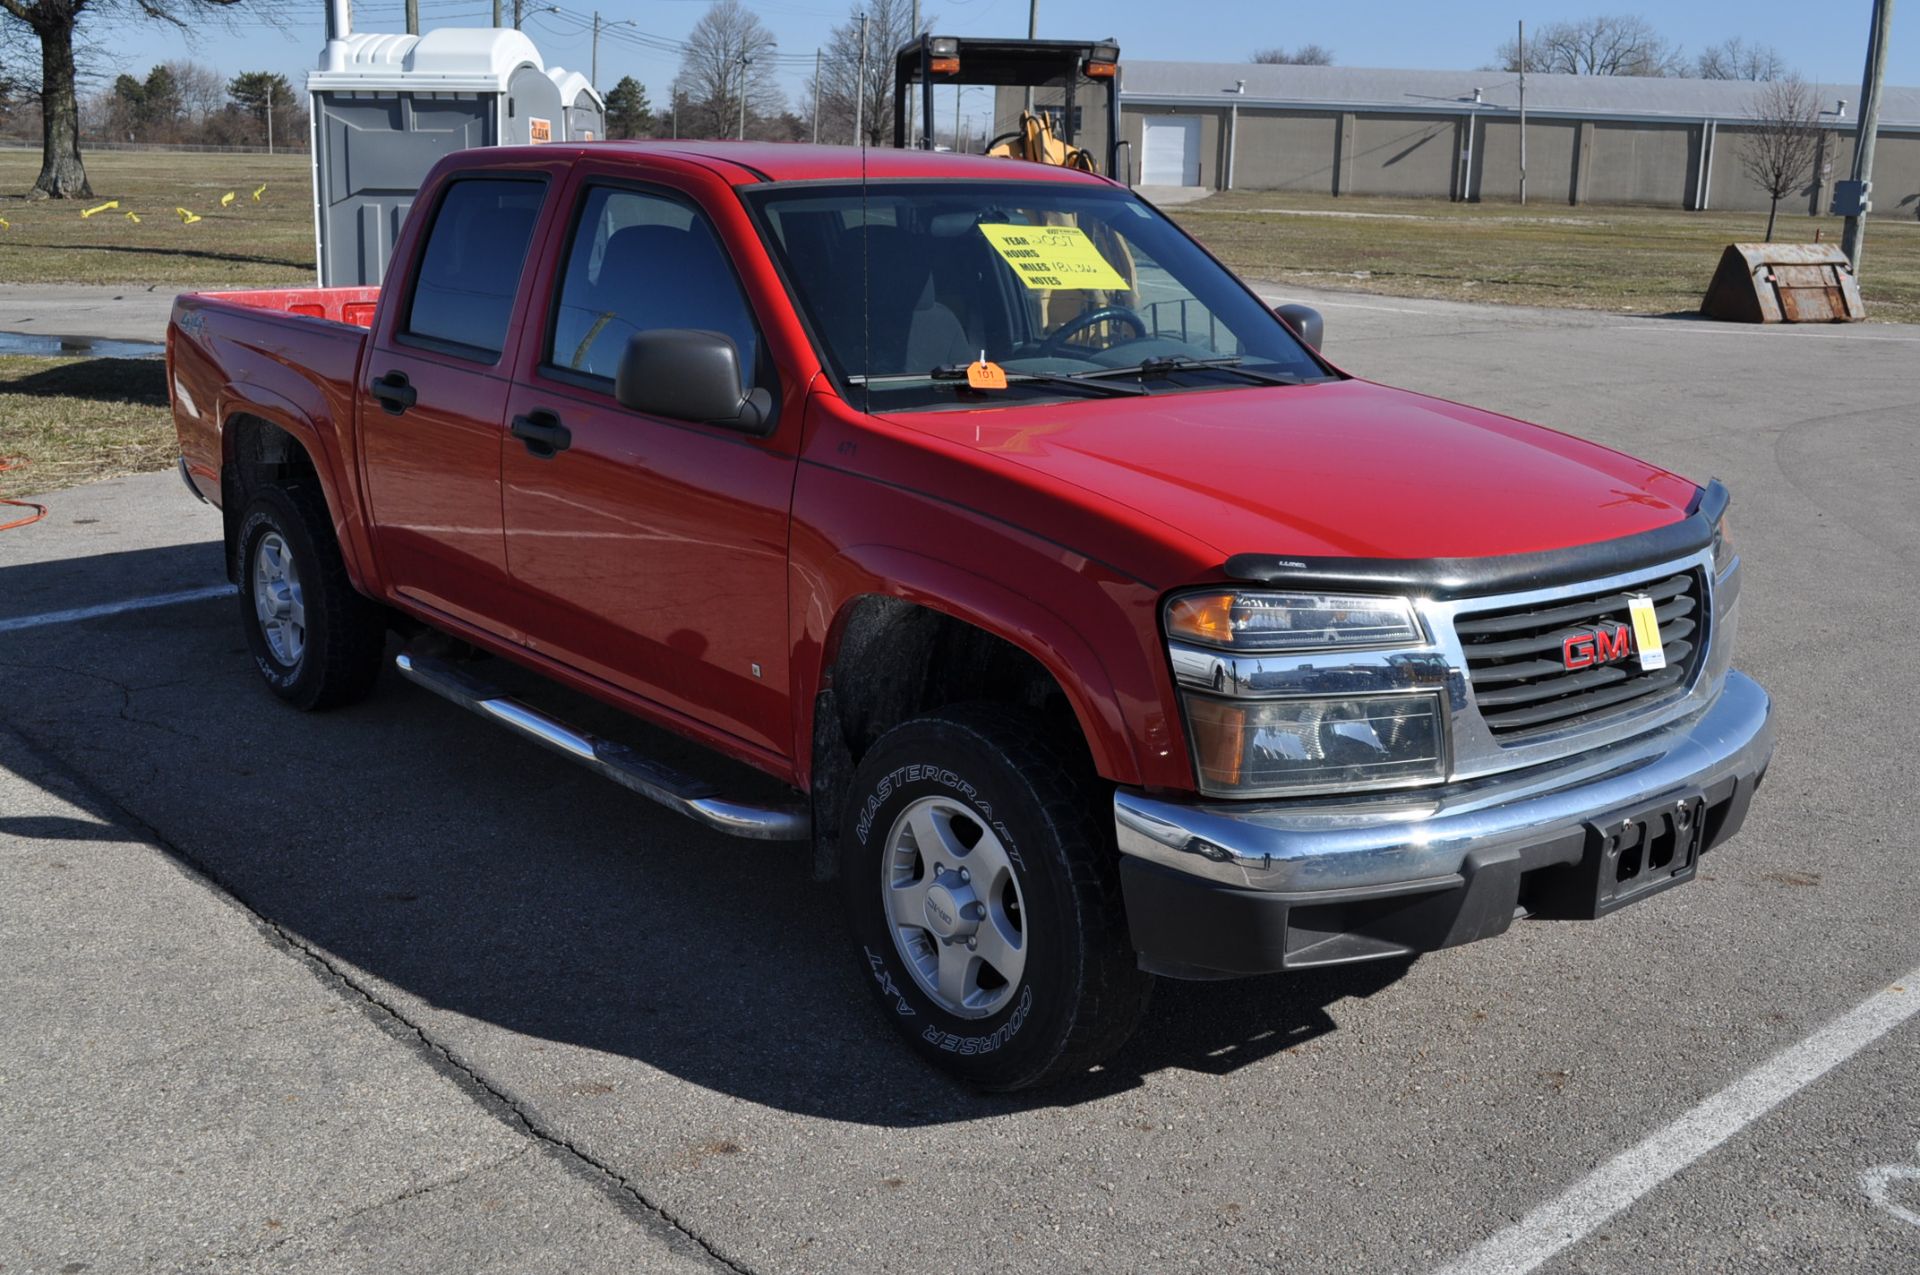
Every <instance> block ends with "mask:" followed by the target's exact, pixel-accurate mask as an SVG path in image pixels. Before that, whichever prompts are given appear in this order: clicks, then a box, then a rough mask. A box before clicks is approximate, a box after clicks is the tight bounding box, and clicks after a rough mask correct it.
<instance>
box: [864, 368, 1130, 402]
mask: <svg viewBox="0 0 1920 1275" xmlns="http://www.w3.org/2000/svg"><path fill="white" fill-rule="evenodd" d="M968 366H969V365H968V364H966V363H955V364H953V365H952V366H950V367H937V368H934V369H933V370H932V371H931V372H891V373H888V374H886V375H884V376H850V377H848V378H847V379H848V380H849V381H851V382H853V383H854V384H855V385H894V384H898V383H900V382H902V381H965V380H966V379H967V368H968ZM1007 384H1008V385H1045V386H1051V387H1053V388H1055V389H1063V390H1092V391H1093V392H1094V393H1096V394H1105V395H1108V396H1110V397H1116V398H1118V397H1126V396H1129V395H1135V396H1137V395H1141V394H1145V393H1146V392H1147V387H1146V386H1144V385H1104V384H1093V383H1089V382H1087V381H1084V380H1082V379H1080V378H1079V377H1078V376H1055V375H1053V374H1051V373H1048V372H1011V371H1010V372H1008V373H1007Z"/></svg>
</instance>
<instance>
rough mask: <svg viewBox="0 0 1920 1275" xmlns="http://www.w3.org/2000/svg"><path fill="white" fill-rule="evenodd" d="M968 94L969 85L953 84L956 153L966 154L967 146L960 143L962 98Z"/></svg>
mask: <svg viewBox="0 0 1920 1275" xmlns="http://www.w3.org/2000/svg"><path fill="white" fill-rule="evenodd" d="M966 95H967V86H966V85H964V84H956V85H954V86H953V150H954V153H955V154H956V155H964V154H966V147H964V146H962V145H960V99H961V98H963V97H965V96H966Z"/></svg>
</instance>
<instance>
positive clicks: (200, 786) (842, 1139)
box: [0, 293, 1920, 1275]
mask: <svg viewBox="0 0 1920 1275" xmlns="http://www.w3.org/2000/svg"><path fill="white" fill-rule="evenodd" d="M1276 299H1277V298H1276ZM1287 299H1304V300H1309V301H1314V302H1317V303H1320V304H1322V305H1323V308H1324V310H1325V313H1326V316H1327V350H1328V352H1329V354H1330V355H1331V356H1332V357H1334V358H1335V359H1336V360H1337V361H1339V362H1341V363H1343V364H1344V365H1345V366H1346V367H1347V368H1348V369H1349V370H1351V371H1354V372H1357V373H1360V374H1362V375H1367V376H1371V377H1375V378H1378V379H1381V380H1384V381H1388V382H1391V383H1394V384H1399V385H1403V386H1407V387H1409V388H1413V389H1419V390H1424V391H1428V392H1432V393H1436V394H1440V395H1443V396H1446V397H1452V398H1459V399H1462V400H1465V401H1469V402H1473V403H1475V404H1478V405H1481V406H1486V407H1491V408H1494V409H1497V410H1500V411H1505V412H1510V413H1512V414H1514V415H1517V416H1521V417H1524V418H1527V419H1531V420H1536V421H1540V422H1542V423H1546V424H1551V425H1554V426H1557V427H1559V428H1563V429H1566V430H1569V431H1571V432H1573V433H1577V434H1581V435H1584V436H1587V437H1590V438H1594V439H1597V440H1600V441H1602V442H1606V443H1609V444H1612V445H1615V446H1618V447H1620V448H1622V449H1623V450H1626V451H1628V452H1631V453H1634V454H1636V455H1640V456H1643V457H1646V458H1648V459H1650V460H1653V461H1656V462H1658V463H1660V464H1663V465H1666V466H1669V467H1671V468H1674V469H1677V470H1679V471H1680V472H1682V473H1685V474H1689V475H1691V476H1694V477H1696V478H1699V479H1703V480H1704V479H1705V478H1707V477H1709V476H1717V477H1720V478H1721V479H1723V480H1724V481H1726V482H1727V483H1728V484H1729V486H1730V487H1731V488H1732V490H1733V493H1734V504H1733V512H1732V518H1733V526H1734V528H1735V534H1736V536H1737V538H1738V543H1739V546H1740V549H1741V552H1742V555H1743V558H1744V560H1745V563H1746V572H1747V576H1746V583H1745V592H1744V594H1743V602H1742V605H1743V614H1742V618H1741V626H1742V629H1741V633H1740V643H1741V648H1740V654H1739V656H1738V663H1739V664H1740V665H1741V666H1742V667H1744V668H1745V669H1746V670H1747V671H1749V672H1750V673H1752V674H1753V675H1754V676H1756V677H1757V678H1758V679H1759V680H1760V681H1761V682H1763V683H1764V684H1765V685H1766V686H1767V687H1768V688H1769V690H1771V691H1772V693H1773V695H1774V697H1775V704H1776V712H1777V714H1778V721H1779V750H1778V753H1777V756H1776V760H1775V763H1774V767H1773V770H1772V772H1771V774H1770V776H1769V779H1768V782H1767V785H1766V787H1765V788H1764V789H1763V790H1762V792H1761V793H1760V795H1759V798H1758V799H1757V801H1756V804H1755V807H1754V811H1753V814H1752V816H1751V818H1750V819H1749V821H1748V823H1747V826H1746V828H1745V830H1744V831H1743V833H1742V834H1741V836H1740V837H1739V838H1737V839H1736V840H1735V841H1734V842H1733V843H1732V844H1731V845H1729V846H1727V847H1726V848H1724V849H1722V850H1719V851H1716V852H1715V853H1714V854H1713V855H1711V856H1709V857H1708V858H1707V859H1706V860H1705V861H1704V864H1703V869H1702V877H1701V879H1700V880H1698V881H1697V882H1695V883H1694V884H1692V885H1689V886H1687V887H1685V888H1683V889H1680V890H1675V891H1671V892H1668V893H1666V894H1662V895H1660V896H1657V897H1656V898H1653V899H1651V900H1649V901H1647V902H1645V903H1642V904H1640V905H1637V906H1635V907H1633V908H1631V909H1628V910H1627V911H1625V912H1623V913H1621V914H1618V915H1616V916H1614V917H1612V918H1610V919H1608V920H1606V921H1602V922H1597V923H1590V924H1547V923H1535V924H1525V925H1521V926H1518V927H1516V929H1515V930H1514V931H1513V932H1511V933H1510V934H1508V935H1506V936H1504V937H1502V938H1500V939H1497V940H1494V941H1491V942H1488V943H1483V944H1478V945H1474V946H1471V947H1467V948H1463V949H1456V950H1453V951H1448V952H1444V953H1440V954H1436V955H1433V956H1429V957H1426V958H1423V959H1421V960H1419V961H1417V962H1414V963H1411V964H1394V965H1386V966H1371V967H1356V968H1352V969H1349V970H1345V971H1335V972H1328V973H1320V974H1314V975H1306V976H1293V977H1286V978H1271V979H1263V980H1254V981H1248V982H1242V983H1224V984H1200V985H1195V984H1180V983H1162V984H1161V986H1160V988H1159V990H1158V994H1157V997H1156V1001H1155V1005H1154V1009H1153V1011H1152V1013H1151V1015H1150V1017H1149V1020H1148V1023H1147V1025H1146V1027H1145V1028H1144V1029H1143V1031H1142V1032H1141V1033H1140V1035H1139V1037H1138V1038H1137V1039H1136V1040H1135V1041H1134V1042H1133V1043H1132V1045H1131V1046H1130V1047H1129V1048H1128V1049H1127V1051H1126V1052H1125V1053H1124V1054H1123V1055H1122V1056H1120V1057H1119V1058H1118V1059H1116V1060H1115V1062H1114V1063H1113V1065H1112V1066H1111V1067H1109V1068H1108V1069H1106V1070H1105V1071H1104V1072H1101V1073H1099V1074H1097V1075H1095V1076H1093V1077H1090V1078H1089V1079H1087V1080H1086V1081H1085V1082H1082V1083H1079V1084H1077V1085H1075V1086H1073V1087H1069V1088H1065V1089H1057V1090H1051V1091H1047V1092H1043V1093H1040V1094H1031V1095H1020V1096H1015V1097H1010V1098H1009V1097H993V1098H983V1097H980V1096H978V1095H975V1094H973V1093H970V1092H968V1091H965V1090H962V1089H960V1088H958V1087H956V1086H954V1085H952V1084H949V1083H948V1082H946V1081H945V1080H942V1079H940V1078H938V1077H936V1076H934V1075H932V1074H930V1073H928V1072H927V1071H925V1070H923V1069H922V1068H921V1067H920V1066H918V1065H917V1064H916V1063H915V1062H914V1061H913V1060H912V1059H911V1058H910V1057H909V1056H908V1055H907V1053H906V1052H905V1050H904V1049H903V1048H902V1047H901V1046H899V1045H897V1044H896V1043H895V1041H894V1038H893V1036H892V1035H891V1032H890V1030H889V1029H888V1027H887V1025H886V1024H885V1023H883V1022H882V1021H880V1019H879V1017H878V1015H877V1014H876V1013H875V1012H874V1011H873V1010H872V1009H870V1007H869V1005H868V999H867V996H866V994H865V992H864V991H863V989H862V988H861V986H860V983H859V978H860V974H859V972H858V970H857V969H856V968H855V966H854V964H853V962H852V961H851V960H850V959H849V958H848V955H847V952H846V951H845V944H844V940H843V938H842V936H841V932H840V926H839V921H838V917H837V912H836V901H835V899H834V898H833V896H832V895H831V894H830V892H828V891H826V890H824V889H822V888H820V887H816V886H815V885H813V884H812V883H811V881H810V879H809V873H808V866H809V865H808V864H807V862H806V861H805V858H804V856H802V855H799V854H790V853H785V852H783V851H781V850H779V849H769V848H764V847H757V848H756V847H746V846H743V845H741V844H739V843H734V842H730V841H727V840H725V839H723V838H720V837H717V836H714V835H710V834H708V833H706V832H704V831H702V830H700V829H698V828H696V827H694V826H692V825H690V824H687V823H684V822H682V821H679V820H677V819H676V818H674V817H673V816H671V815H668V814H665V813H663V812H661V811H658V810H656V809H654V808H653V807H650V806H648V805H646V804H644V803H642V802H640V801H639V800H638V799H636V798H633V797H631V796H630V795H628V794H626V793H624V792H622V791H620V790H618V789H615V788H613V787H611V786H608V785H605V784H604V783H603V782H601V781H598V780H595V779H593V778H592V777H590V776H587V775H585V774H583V773H580V772H577V771H575V770H573V769H571V768H569V767H568V766H567V765H565V764H564V763H563V762H561V761H559V760H557V759H555V758H553V757H550V756H548V755H546V754H544V753H542V752H540V751H538V750H536V749H534V748H532V747H530V746H527V745H523V744H520V743H518V742H516V741H514V740H511V739H509V738H507V737H506V736H504V735H499V734H493V733H489V732H487V731H486V730H485V729H484V728H482V727H481V726H479V725H477V724H476V723H475V722H474V721H473V719H471V718H469V717H467V716H466V715H464V714H462V713H461V712H460V711H459V710H457V709H455V708H453V707H451V706H449V705H447V704H445V703H443V702H441V701H439V700H437V699H435V698H433V697H432V696H430V695H429V694H427V693H426V692H424V691H421V690H418V689H415V688H413V687H411V686H408V685H406V684H404V683H402V682H401V681H400V680H399V679H398V678H397V677H394V676H389V677H388V679H387V680H386V681H385V682H383V684H382V687H381V690H380V693H379V694H378V695H377V696H376V697H375V698H374V699H373V700H372V701H370V702H369V703H367V704H365V705H363V706H360V707H356V708H354V709H351V710H347V711H344V712H340V713H336V714H331V715H322V716H302V715H300V714H297V713H294V712H292V711H291V710H288V709H286V708H284V707H283V706H282V705H280V704H279V703H278V702H277V701H275V700H273V699H272V698H271V697H270V696H269V695H268V694H267V693H266V692H265V690H264V689H262V688H261V687H260V686H258V685H257V682H256V677H255V674H254V672H253V669H252V667H251V664H250V662H249V660H248V659H247V657H246V654H245V651H244V645H243V642H242V639H241V635H240V630H239V628H238V626H237V624H236V622H235V617H234V615H233V608H234V606H235V605H236V604H235V603H234V602H233V601H232V600H231V599H230V598H227V597H221V596H204V597H200V598H199V599H198V600H195V601H188V602H177V603H174V604H171V605H166V606H159V607H153V608H148V609H140V610H128V611H118V612H111V613H106V614H95V615H90V616H83V617H81V618H66V619H55V620H52V621H48V620H47V619H46V617H47V616H49V615H50V614H51V613H56V612H63V611H71V610H75V609H85V608H94V607H100V608H107V607H112V606H114V605H117V604H120V603H123V602H126V601H128V600H133V599H139V598H143V597H151V596H153V595H160V594H168V593H175V592H190V591H196V590H208V591H211V590H217V589H218V587H219V585H220V559H219V551H218V546H217V536H218V532H219V522H218V518H217V515H215V513H214V512H213V511H212V510H210V509H208V508H206V507H203V506H200V505H197V504H195V503H193V502H192V501H191V500H190V499H189V498H188V497H187V495H186V493H185V492H184V491H183V490H182V489H181V488H180V486H179V481H178V479H177V478H176V477H175V476H173V475H171V474H162V475H154V476H149V477H144V478H138V479H129V480H122V481H116V482H109V483H103V484H99V485H96V486H94V487H90V488H82V489H78V490H74V491H68V492H62V493H57V494H56V495H55V496H53V497H50V498H48V499H47V501H46V503H47V504H48V505H49V506H51V509H52V512H51V515H50V516H49V517H48V519H47V520H45V521H44V522H42V523H39V524H37V525H35V526H32V527H29V528H26V529H23V530H20V531H14V532H8V533H0V864H3V865H4V867H0V994H3V995H4V1003H5V1004H7V1005H8V1006H9V1007H10V1010H11V1012H10V1013H9V1014H8V1016H7V1021H6V1025H5V1027H4V1028H0V1129H4V1130H5V1131H6V1132H5V1136H4V1137H0V1270H5V1271H7V1272H14V1271H41V1270H46V1271H79V1270H83V1269H91V1270H101V1271H105V1270H132V1269H141V1268H143V1266H145V1265H151V1266H153V1267H156V1268H161V1269H194V1268H205V1269H217V1270H222V1271H226V1270H252V1269H290V1268H291V1269H301V1270H333V1269H338V1270H343V1271H344V1270H371V1269H379V1270H386V1271H416V1270H417V1271H448V1272H455V1271H478V1270H496V1269H497V1270H502V1271H508V1270H510V1271H516V1272H527V1271H549V1270H551V1271H583V1270H602V1269H604V1270H615V1269H619V1270H627V1271H632V1270H675V1269H682V1268H684V1269H726V1270H735V1271H751V1272H787V1271H795V1272H798V1271H869V1270H872V1271H903V1272H905V1271H922V1270H961V1269H964V1270H971V1271H1027V1270H1038V1269H1045V1270H1075V1271H1078V1270H1086V1271H1118V1270H1129V1271H1132V1270H1143V1271H1159V1270H1203V1271H1209V1272H1214V1271H1254V1270H1284V1271H1288V1272H1322V1271H1324V1272H1352V1271H1368V1272H1373V1271H1380V1272H1409V1273H1416V1272H1428V1271H1438V1270H1443V1269H1445V1270H1459V1271H1468V1270H1474V1271H1510V1272H1521V1271H1532V1270H1536V1269H1537V1270H1541V1271H1549V1272H1574V1271H1580V1272H1634V1273H1636V1275H1637V1273H1639V1272H1646V1271H1668V1270H1697V1271H1729V1272H1733V1271H1737V1272H1772V1271H1781V1272H1796V1273H1797V1272H1805V1271H1819V1272H1842V1271H1858V1272H1901V1271H1913V1270H1916V1269H1920V1017H1916V1016H1915V1015H1914V1009H1915V1008H1917V1007H1920V871H1917V870H1916V859H1915V845H1914V836H1913V832H1912V830H1913V828H1914V827H1915V824H1916V821H1920V799H1917V798H1916V789H1917V788H1920V784H1917V783H1916V779H1915V771H1914V765H1913V762H1912V758H1913V756H1914V754H1915V752H1916V750H1920V696H1916V694H1915V691H1914V680H1913V676H1912V673H1911V670H1910V668H1909V665H1910V664H1911V661H1910V660H1908V659H1906V658H1904V657H1903V656H1902V655H1901V654H1900V651H1901V648H1902V647H1903V646H1904V639H1903V638H1902V637H1901V636H1900V635H1901V634H1905V633H1913V632H1920V590H1916V587H1915V584H1916V578H1917V576H1916V568H1917V567H1920V517H1916V515H1915V510H1916V508H1920V500H1916V497H1915V492H1916V491H1920V444H1917V443H1916V439H1915V431H1916V429H1920V329H1913V328H1901V327H1889V326H1861V327H1853V328H1846V329H1838V328H1819V329H1806V330H1777V329H1776V330H1761V329H1751V328H1730V327H1724V326H1719V325H1710V324H1704V323H1700V322H1696V321H1691V320H1687V319H1680V318H1648V317H1641V316H1629V315H1620V316H1614V315H1607V314H1602V313H1595V312H1559V311H1539V310H1523V309H1514V308H1503V307H1491V306H1472V305H1461V304H1451V303H1423V302H1415V301H1398V300H1393V299H1388V298H1372V297H1361V296H1343V295H1336V294H1325V295H1321V296H1304V295H1302V294H1299V293H1290V294H1288V297H1287ZM1459 516H1461V517H1463V518H1471V517H1473V516H1474V511H1473V509H1472V507H1471V506H1470V505H1468V506H1463V507H1462V508H1461V510H1460V514H1459Z"/></svg>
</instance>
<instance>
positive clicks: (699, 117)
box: [0, 0, 787, 137]
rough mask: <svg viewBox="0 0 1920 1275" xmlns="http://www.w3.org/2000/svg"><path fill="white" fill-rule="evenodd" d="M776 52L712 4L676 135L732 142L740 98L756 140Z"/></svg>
mask: <svg viewBox="0 0 1920 1275" xmlns="http://www.w3.org/2000/svg"><path fill="white" fill-rule="evenodd" d="M6 2H7V0H0V4H4V3H6ZM779 47H780V46H779V44H778V42H777V41H776V40H775V39H774V38H773V32H771V31H769V30H767V28H766V24H765V23H763V22H761V21H760V18H759V15H758V14H756V13H754V12H753V11H752V10H750V9H748V8H747V7H746V6H745V5H743V4H741V3H740V0H714V4H713V6H712V7H711V8H709V9H708V10H707V11H706V13H704V14H702V15H701V17H700V21H698V22H696V23H694V25H693V30H692V31H691V32H689V33H688V35H687V47H686V51H685V52H684V53H682V54H681V55H680V74H679V75H678V76H676V77H675V78H674V81H673V91H674V95H675V100H676V101H677V102H678V103H679V119H678V121H677V124H678V127H679V130H680V136H682V137H732V136H733V135H734V132H735V130H736V129H737V128H738V127H739V122H740V111H741V97H742V95H743V94H744V95H745V97H746V121H747V127H748V128H749V130H751V131H753V132H754V134H755V135H756V136H758V135H759V134H760V132H761V131H762V128H763V126H764V124H765V122H766V121H768V120H774V119H777V118H778V117H779V116H780V115H781V114H782V113H783V112H784V111H785V110H786V104H787V99H786V95H785V94H784V93H782V92H781V91H780V85H779V84H778V82H777V81H776V79H775V74H774V64H773V58H774V54H775V53H776V52H778V51H779Z"/></svg>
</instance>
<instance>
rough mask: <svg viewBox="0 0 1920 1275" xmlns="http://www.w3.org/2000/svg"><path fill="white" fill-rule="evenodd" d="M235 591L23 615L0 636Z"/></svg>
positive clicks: (2, 627) (221, 587)
mask: <svg viewBox="0 0 1920 1275" xmlns="http://www.w3.org/2000/svg"><path fill="white" fill-rule="evenodd" d="M233 591H234V589H233V586H232V585H230V584H215V585H209V586H207V587H206V588H204V589H183V590H181V591H180V592H179V593H156V594H154V595H153V596H151V597H146V598H128V599H127V600H126V601H125V602H103V603H101V604H100V605H99V606H92V607H75V608H74V609H73V610H71V611H43V612H41V613H40V614H39V615H23V616H19V617H17V618H15V619H12V620H0V633H14V632H18V631H19V630H21V629H37V628H39V627H41V626H42V625H45V624H71V623H73V622H74V621H75V620H92V619H96V618H98V617H100V616H103V615H119V614H120V613H121V612H122V611H145V610H148V609H150V608H152V607H170V606H177V605H179V604H180V603H182V602H204V601H205V600H207V599H208V598H224V597H230V596H232V594H233Z"/></svg>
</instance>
